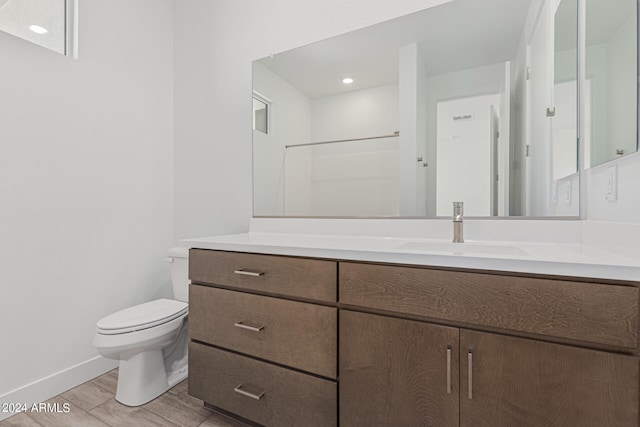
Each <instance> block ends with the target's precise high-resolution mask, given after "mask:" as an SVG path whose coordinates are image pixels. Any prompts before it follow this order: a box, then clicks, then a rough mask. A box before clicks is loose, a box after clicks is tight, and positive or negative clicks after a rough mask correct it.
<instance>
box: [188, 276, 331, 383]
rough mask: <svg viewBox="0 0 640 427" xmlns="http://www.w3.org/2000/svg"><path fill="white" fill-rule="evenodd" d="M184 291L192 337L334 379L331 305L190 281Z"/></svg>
mask: <svg viewBox="0 0 640 427" xmlns="http://www.w3.org/2000/svg"><path fill="white" fill-rule="evenodd" d="M189 292H190V293H189V301H190V304H189V319H190V321H189V333H190V336H191V339H194V340H199V341H204V342H207V343H210V344H213V345H216V346H220V347H225V348H228V349H230V350H234V351H238V352H241V353H246V354H249V355H251V356H256V357H259V358H261V359H266V360H270V361H273V362H277V363H280V364H283V365H287V366H291V367H294V368H298V369H301V370H304V371H308V372H312V373H315V374H318V375H322V376H325V377H329V378H336V376H337V372H336V371H337V368H336V366H337V360H336V354H337V340H338V339H337V328H338V320H337V318H338V310H337V309H336V308H333V307H324V306H320V305H316V304H308V303H303V302H296V301H287V300H282V299H277V298H270V297H265V296H260V295H252V294H247V293H243V292H236V291H230V290H225V289H217V288H212V287H209V286H202V285H193V284H192V285H190V289H189Z"/></svg>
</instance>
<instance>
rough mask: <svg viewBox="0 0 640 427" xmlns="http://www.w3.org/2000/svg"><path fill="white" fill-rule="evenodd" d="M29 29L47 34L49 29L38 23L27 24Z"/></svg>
mask: <svg viewBox="0 0 640 427" xmlns="http://www.w3.org/2000/svg"><path fill="white" fill-rule="evenodd" d="M29 29H30V30H31V31H33V32H34V33H36V34H47V33H48V32H49V30H47V29H46V28H43V27H41V26H40V25H29Z"/></svg>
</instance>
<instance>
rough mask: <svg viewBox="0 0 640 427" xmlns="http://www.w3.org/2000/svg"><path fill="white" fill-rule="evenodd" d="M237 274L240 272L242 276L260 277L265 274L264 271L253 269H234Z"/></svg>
mask: <svg viewBox="0 0 640 427" xmlns="http://www.w3.org/2000/svg"><path fill="white" fill-rule="evenodd" d="M233 272H234V273H236V274H240V275H242V276H251V277H260V276H264V273H263V272H262V271H251V270H234V271H233Z"/></svg>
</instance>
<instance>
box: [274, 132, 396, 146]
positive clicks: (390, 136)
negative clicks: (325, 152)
mask: <svg viewBox="0 0 640 427" xmlns="http://www.w3.org/2000/svg"><path fill="white" fill-rule="evenodd" d="M396 136H400V131H395V132H394V133H393V134H392V135H379V136H370V137H368V138H352V139H336V140H334V141H321V142H309V143H306V144H292V145H285V146H284V148H285V149H286V148H292V147H307V146H309V145H323V144H336V143H338V142H353V141H365V140H367V139H382V138H394V137H396Z"/></svg>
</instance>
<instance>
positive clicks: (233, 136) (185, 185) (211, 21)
mask: <svg viewBox="0 0 640 427" xmlns="http://www.w3.org/2000/svg"><path fill="white" fill-rule="evenodd" d="M444 2H445V1H443V0H396V1H393V2H391V1H388V0H307V1H303V2H301V1H298V0H272V1H268V2H265V1H259V0H234V1H216V2H213V1H210V0H190V1H176V2H175V21H174V23H175V46H176V52H175V58H176V67H175V117H176V120H175V138H176V139H175V159H176V162H175V168H176V181H175V189H176V194H175V197H176V210H175V214H176V235H177V237H179V238H183V237H193V236H203V235H212V234H224V233H231V232H239V231H246V230H247V229H248V227H249V219H250V217H251V161H250V159H251V61H252V60H254V59H257V58H262V57H265V56H267V55H269V54H270V53H277V52H281V51H284V50H288V49H292V48H295V47H299V46H302V45H305V44H308V43H311V42H315V41H318V40H322V39H325V38H328V37H332V36H335V35H338V34H341V33H344V32H347V31H351V30H355V29H358V28H362V27H365V26H368V25H371V24H375V23H378V22H381V21H384V20H388V19H392V18H396V17H398V16H402V15H405V14H408V13H412V12H415V11H418V10H421V9H424V8H426V7H430V6H434V5H437V4H440V3H444ZM220 183H223V184H224V185H220Z"/></svg>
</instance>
